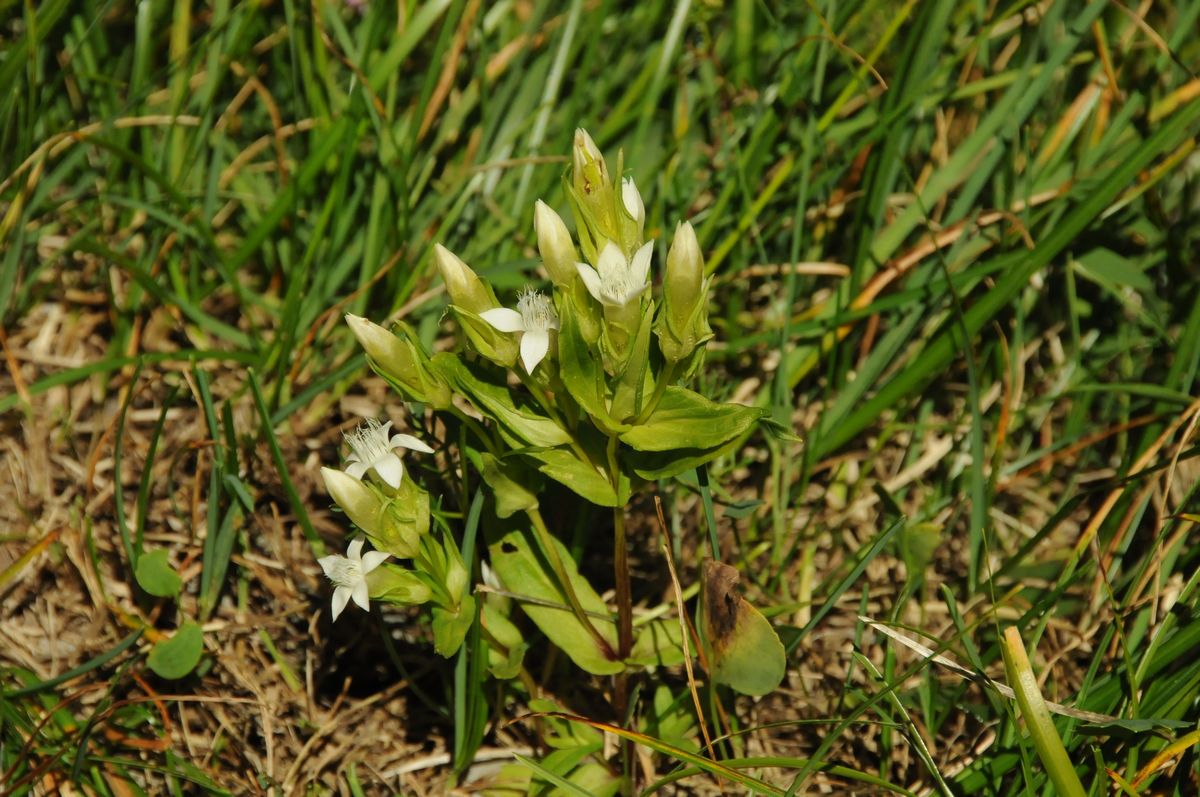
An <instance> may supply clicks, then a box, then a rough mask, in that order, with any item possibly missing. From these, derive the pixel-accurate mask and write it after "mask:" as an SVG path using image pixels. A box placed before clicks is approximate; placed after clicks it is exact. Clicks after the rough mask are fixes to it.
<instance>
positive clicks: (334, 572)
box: [317, 540, 391, 620]
mask: <svg viewBox="0 0 1200 797" xmlns="http://www.w3.org/2000/svg"><path fill="white" fill-rule="evenodd" d="M362 547H363V541H362V540H355V541H354V542H352V543H350V547H348V548H347V549H346V555H345V556H338V555H337V554H331V555H330V556H322V557H321V558H320V559H318V560H317V562H318V563H320V565H321V569H322V570H324V571H325V575H326V576H327V577H328V578H329V580H330V581H332V582H333V585H334V587H333V619H334V620H336V619H338V615H339V614H341V613H342V610H343V609H345V608H346V604H347V603H349V602H350V599H351V598H353V599H354V602H355V603H357V604H358V608H360V609H362V610H363V611H364V612H365V611H367V609H368V608H369V607H370V605H371V593H370V592H369V591H368V590H367V573H370V572H371V571H372V570H374V569H375V568H377V567H379V566H380V565H381V564H383V561H384V560H385V559H387V558H388V557H389V556H391V554H389V553H386V552H384V551H368V552H367V553H366V554H363V552H362Z"/></svg>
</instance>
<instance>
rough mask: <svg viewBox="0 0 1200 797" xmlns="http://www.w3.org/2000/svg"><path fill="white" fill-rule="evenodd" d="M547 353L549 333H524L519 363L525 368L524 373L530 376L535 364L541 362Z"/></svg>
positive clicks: (548, 349)
mask: <svg viewBox="0 0 1200 797" xmlns="http://www.w3.org/2000/svg"><path fill="white" fill-rule="evenodd" d="M548 351H550V333H549V332H542V331H536V332H526V333H525V334H524V335H522V336H521V362H522V363H523V364H524V366H525V372H526V373H529V374H532V373H533V369H534V368H537V364H538V363H540V362H541V361H542V359H543V358H544V357H545V356H546V352H548Z"/></svg>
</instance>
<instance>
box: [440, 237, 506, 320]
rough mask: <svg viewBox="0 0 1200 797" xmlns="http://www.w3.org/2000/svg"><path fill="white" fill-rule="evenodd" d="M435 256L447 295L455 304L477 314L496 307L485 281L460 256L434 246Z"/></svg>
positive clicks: (441, 247) (442, 247)
mask: <svg viewBox="0 0 1200 797" xmlns="http://www.w3.org/2000/svg"><path fill="white" fill-rule="evenodd" d="M433 254H434V260H435V261H436V262H437V267H438V271H440V272H441V274H442V281H443V282H445V283H446V293H448V294H450V301H451V302H452V303H453V304H455V305H457V306H459V307H461V308H463V309H464V310H470V311H471V312H472V313H475V314H479V313H482V312H484V311H485V310H491V309H492V308H493V307H496V301H495V299H493V298H492V295H491V293H490V292H489V291H488V289H487V287H486V286H485V285H484V284H483V280H481V279H479V275H478V274H476V273H475V272H474V271H472V270H471V267H470V266H468V265H467V264H466V263H464V262H463V261H462V260H461V259H459V257H458V255H456V254H454V253H453V252H451V251H450V250H449V249H447V248H446V247H444V246H442V245H441V244H435V245H434V247H433Z"/></svg>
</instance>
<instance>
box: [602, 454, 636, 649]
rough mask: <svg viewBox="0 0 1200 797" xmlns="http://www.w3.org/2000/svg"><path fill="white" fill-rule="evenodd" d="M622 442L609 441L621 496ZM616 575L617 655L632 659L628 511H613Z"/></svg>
mask: <svg viewBox="0 0 1200 797" xmlns="http://www.w3.org/2000/svg"><path fill="white" fill-rule="evenodd" d="M619 444H620V440H619V439H618V438H617V436H616V435H613V436H612V437H610V438H608V468H609V478H610V479H611V480H612V485H613V492H614V493H615V494H617V495H620V494H621V468H620V463H619V462H618V461H617V447H618V445H619ZM613 575H614V577H615V578H614V581H615V582H616V588H617V654H618V655H619V656H620V657H621V658H622V659H625V658H628V656H629V653H630V651H631V650H633V592H632V590H631V589H630V585H629V545H628V543H627V542H626V540H625V507H623V506H616V507H613Z"/></svg>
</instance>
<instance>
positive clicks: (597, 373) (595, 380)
mask: <svg viewBox="0 0 1200 797" xmlns="http://www.w3.org/2000/svg"><path fill="white" fill-rule="evenodd" d="M559 314H560V318H559V331H558V375H559V378H560V379H562V382H563V385H565V386H566V388H567V392H568V393H570V394H571V398H573V399H575V402H576V403H577V404H579V406H580V407H582V408H583V411H584V412H586V413H587V414H588V415H589V416H590V417H591V419H592V420H593V421H594V422H595V423H596V425H597V426H598V427H600V428H601V429H603V430H604V431H605V432H607V433H609V434H612V433H614V432H619V431H621V430H624V429H628V428H629V427H628V426H627V425H625V424H622V423H618V422H617V421H615V420H613V417H612V415H610V414H609V411H608V402H607V400H606V390H605V386H604V366H603V365H602V364H601V363H600V361H599V359H597V357H596V356H595V355H594V353H593V352H592V348H591V347H590V346H589V345H588V343H587V340H585V339H584V336H583V332H582V331H581V330H580V328H579V322H578V319H577V318H576V317H575V309H574V306H573V305H572V304H571V302H569V301H565V302H560V303H559Z"/></svg>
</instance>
